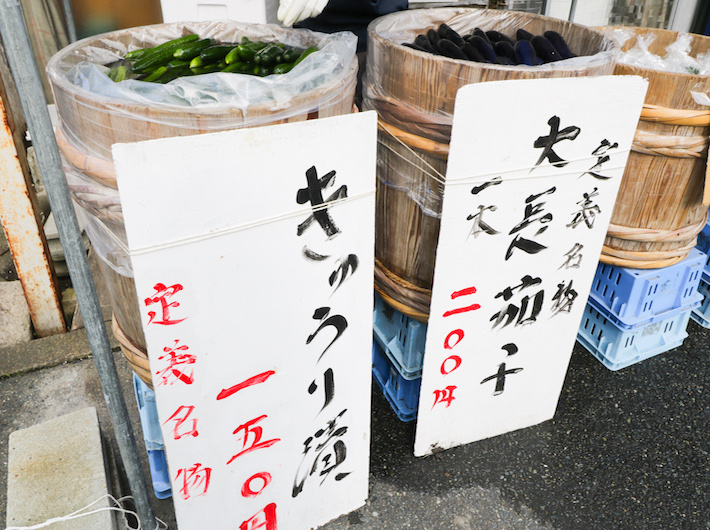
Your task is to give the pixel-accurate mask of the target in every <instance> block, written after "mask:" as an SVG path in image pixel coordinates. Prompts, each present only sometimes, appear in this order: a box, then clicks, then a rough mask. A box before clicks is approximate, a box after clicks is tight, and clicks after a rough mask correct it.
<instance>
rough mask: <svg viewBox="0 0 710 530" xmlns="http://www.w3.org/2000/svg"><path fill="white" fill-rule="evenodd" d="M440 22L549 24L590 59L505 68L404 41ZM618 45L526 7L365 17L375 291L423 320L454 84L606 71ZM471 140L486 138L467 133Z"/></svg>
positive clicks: (489, 26) (511, 26) (531, 27)
mask: <svg viewBox="0 0 710 530" xmlns="http://www.w3.org/2000/svg"><path fill="white" fill-rule="evenodd" d="M442 22H445V23H446V24H448V25H449V26H451V27H452V28H453V29H454V30H456V31H457V32H459V33H461V34H469V33H471V32H472V31H473V30H474V29H475V28H477V27H478V28H481V29H483V30H484V31H488V30H497V31H500V32H502V33H505V34H507V35H510V36H513V37H514V35H515V32H516V30H517V29H518V28H522V29H525V30H527V31H529V32H531V33H533V34H534V35H541V34H543V33H544V32H545V31H547V30H553V31H557V32H558V33H560V34H561V35H562V36H563V37H564V38H565V40H566V41H567V43H568V44H569V46H570V48H571V50H572V52H574V53H575V54H577V55H579V56H588V57H584V58H581V57H580V58H577V59H571V60H567V61H561V62H558V63H553V64H548V65H542V66H538V67H527V66H502V65H494V64H483V63H475V62H471V61H462V60H457V59H449V58H446V57H441V56H437V55H433V54H429V53H425V52H421V51H417V50H413V49H411V48H408V47H406V46H403V45H402V43H405V42H413V41H414V38H415V37H416V36H417V35H418V34H421V33H425V32H426V31H427V30H429V29H435V28H437V27H438V26H439V25H440V24H441V23H442ZM618 51H619V47H618V45H617V44H616V43H615V41H613V39H611V38H609V37H607V36H605V35H604V34H603V33H602V32H600V31H598V30H595V29H592V28H587V27H585V26H581V25H578V24H573V23H570V22H565V21H562V20H557V19H553V18H548V17H544V16H540V15H534V14H530V13H519V12H511V11H498V10H487V9H475V8H473V9H472V8H434V9H421V10H411V11H403V12H399V13H393V14H390V15H386V16H384V17H381V18H379V19H377V20H375V21H373V22H372V23H371V24H370V26H369V28H368V57H367V77H366V84H365V90H364V95H365V97H364V100H363V104H364V106H365V107H366V108H368V109H376V110H377V111H378V113H379V118H380V133H379V140H378V175H377V177H378V178H377V199H376V208H377V210H376V217H375V223H376V229H375V255H376V268H375V288H376V289H377V291H378V292H379V293H380V294H381V295H382V296H383V297H384V298H385V300H387V302H388V303H389V304H390V305H392V306H394V307H395V308H397V309H398V310H400V311H402V312H403V313H405V314H407V315H408V316H411V317H413V318H415V319H419V320H422V321H424V320H426V319H427V315H428V311H429V304H430V299H431V286H432V281H433V276H434V262H435V256H436V245H437V240H438V235H439V217H440V214H441V201H442V191H443V182H444V180H445V174H446V158H447V155H448V142H449V138H450V134H451V120H452V115H453V111H454V101H455V98H456V93H457V91H458V89H459V88H461V87H462V86H464V85H468V84H472V83H482V82H487V81H500V80H507V79H535V78H547V77H577V76H594V75H609V74H611V73H612V72H613V68H614V61H615V58H616V54H617V53H618ZM590 56H593V57H590ZM521 97H525V96H524V95H523V94H521ZM531 105H534V102H531ZM511 126H514V124H511ZM478 140H480V141H491V139H488V138H481V139H472V141H478Z"/></svg>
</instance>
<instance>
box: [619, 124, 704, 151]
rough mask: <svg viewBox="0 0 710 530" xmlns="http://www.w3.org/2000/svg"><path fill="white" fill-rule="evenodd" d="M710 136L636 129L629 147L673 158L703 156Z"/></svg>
mask: <svg viewBox="0 0 710 530" xmlns="http://www.w3.org/2000/svg"><path fill="white" fill-rule="evenodd" d="M708 145H710V138H709V137H706V136H668V135H664V134H656V133H651V132H647V131H640V130H636V133H635V134H634V141H633V144H632V145H631V149H632V150H633V151H636V152H637V153H643V154H646V155H657V156H670V157H674V158H704V157H706V156H707V151H708Z"/></svg>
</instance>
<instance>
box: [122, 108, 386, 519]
mask: <svg viewBox="0 0 710 530" xmlns="http://www.w3.org/2000/svg"><path fill="white" fill-rule="evenodd" d="M376 127H377V121H376V115H375V114H374V113H372V112H368V113H361V114H354V115H348V116H341V117H335V118H327V119H322V120H313V121H306V122H301V123H293V124H285V125H276V126H270V127H259V128H254V129H243V130H236V131H230V132H223V133H217V134H208V135H200V136H190V137H183V138H170V139H164V140H154V141H150V142H141V143H138V144H124V145H116V146H114V161H115V164H116V170H117V174H118V181H119V187H120V193H121V203H122V206H123V211H124V214H125V223H126V232H127V235H128V242H129V247H130V253H131V259H132V263H133V271H134V275H135V283H136V289H137V291H138V298H139V302H140V306H141V310H142V313H141V317H142V320H143V327H144V330H145V336H146V341H147V344H148V354H149V357H150V366H151V371H152V380H153V383H154V386H155V392H156V401H157V405H158V412H159V416H160V421H161V424H162V430H163V438H164V441H165V448H166V455H167V459H168V466H169V468H170V476H171V481H172V493H173V499H174V503H175V512H176V516H177V521H178V526H179V528H180V530H204V529H206V528H209V529H210V530H257V529H259V530H276V529H277V528H278V529H279V530H287V529H292V530H302V529H307V528H314V527H317V526H320V525H322V524H324V523H326V522H328V521H329V520H331V519H333V518H336V517H338V516H340V515H342V514H345V513H348V512H350V511H352V510H354V509H356V508H358V507H360V506H362V505H363V504H364V502H365V500H366V498H367V492H368V470H369V449H370V447H369V446H370V387H371V351H372V302H373V300H372V277H373V250H372V249H373V246H374V190H375V149H376Z"/></svg>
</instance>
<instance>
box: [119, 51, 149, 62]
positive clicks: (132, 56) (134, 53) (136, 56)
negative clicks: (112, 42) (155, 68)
mask: <svg viewBox="0 0 710 530" xmlns="http://www.w3.org/2000/svg"><path fill="white" fill-rule="evenodd" d="M152 49H153V48H140V49H138V50H133V51H132V52H128V53H127V54H126V56H125V59H130V60H132V61H135V60H137V59H140V58H141V57H142V56H143V55H145V54H146V53H148V52H149V51H151V50H152Z"/></svg>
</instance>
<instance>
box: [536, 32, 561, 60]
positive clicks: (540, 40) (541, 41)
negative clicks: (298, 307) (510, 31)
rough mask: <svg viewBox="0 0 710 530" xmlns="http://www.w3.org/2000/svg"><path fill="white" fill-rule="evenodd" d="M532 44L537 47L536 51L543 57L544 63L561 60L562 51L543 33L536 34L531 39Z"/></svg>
mask: <svg viewBox="0 0 710 530" xmlns="http://www.w3.org/2000/svg"><path fill="white" fill-rule="evenodd" d="M530 44H532V46H533V48H535V53H536V54H537V56H538V57H539V58H540V59H542V62H544V63H553V62H555V61H561V60H562V56H561V55H560V52H558V51H557V49H555V47H554V46H553V45H552V43H551V42H550V41H549V40H547V39H546V38H545V37H542V36H541V35H535V36H534V37H533V38H532V39H530Z"/></svg>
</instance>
